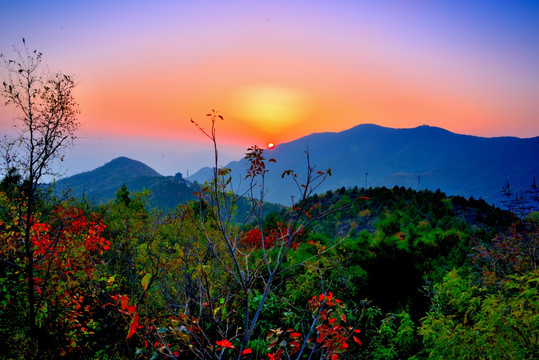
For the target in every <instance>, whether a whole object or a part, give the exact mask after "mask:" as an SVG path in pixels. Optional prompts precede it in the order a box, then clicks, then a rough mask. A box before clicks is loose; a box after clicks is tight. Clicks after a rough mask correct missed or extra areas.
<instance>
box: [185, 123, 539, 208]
mask: <svg viewBox="0 0 539 360" xmlns="http://www.w3.org/2000/svg"><path fill="white" fill-rule="evenodd" d="M306 152H308V154H309V158H310V163H311V166H315V168H316V169H317V170H322V171H324V170H326V169H328V168H331V170H332V176H331V177H328V178H327V179H326V181H325V182H324V183H323V184H322V185H321V186H320V187H319V188H318V189H317V192H324V191H327V190H330V189H335V188H340V187H354V186H358V187H364V186H365V185H366V186H367V187H377V186H385V187H393V186H403V187H405V188H412V189H418V188H419V189H429V190H437V189H440V190H441V191H443V192H445V193H446V194H449V195H461V196H466V197H469V196H474V197H476V198H479V197H481V198H483V199H484V200H486V201H487V202H489V203H494V204H499V203H500V201H501V200H502V194H501V189H502V186H504V185H505V184H506V183H507V181H509V183H510V185H511V187H512V188H514V189H525V188H528V187H529V186H530V185H531V184H532V182H533V179H534V177H536V176H537V175H539V156H538V154H539V137H534V138H528V139H521V138H516V137H496V138H484V137H477V136H469V135H460V134H455V133H452V132H450V131H447V130H444V129H441V128H437V127H431V126H426V125H423V126H419V127H416V128H410V129H393V128H386V127H382V126H378V125H372V124H363V125H359V126H356V127H354V128H351V129H349V130H346V131H343V132H339V133H329V132H328V133H315V134H312V135H308V136H305V137H302V138H300V139H297V140H295V141H291V142H288V143H283V144H280V145H278V146H276V147H275V148H273V149H271V150H266V151H265V153H264V155H265V157H266V159H269V158H274V159H275V160H276V163H275V164H274V163H268V170H269V172H268V174H267V175H266V180H265V184H266V187H267V189H268V190H269V191H268V192H267V196H266V199H265V200H267V201H270V202H278V203H285V204H288V203H290V201H291V200H290V199H291V195H295V196H296V198H297V196H298V192H297V188H296V185H295V184H294V183H293V181H292V180H291V179H290V177H286V176H285V177H284V179H282V176H281V175H282V173H283V172H284V171H286V170H289V169H292V170H294V171H295V172H296V173H297V174H298V179H299V180H300V183H301V179H304V178H305V174H306V167H307V161H306V156H305V153H306ZM247 166H248V165H247V161H246V160H245V159H242V160H240V161H235V162H231V163H229V164H228V165H227V166H226V167H229V168H230V169H231V170H232V175H233V179H236V181H239V180H243V178H244V177H245V175H241V174H244V173H245V170H246V169H247ZM208 173H210V172H209V171H208V168H204V169H201V170H200V171H199V172H197V173H195V174H193V175H192V176H190V177H189V180H191V181H198V182H203V181H205V180H206V179H207V174H208ZM235 186H239V187H240V189H244V188H245V186H246V184H245V183H244V184H240V183H239V182H236V183H235Z"/></svg>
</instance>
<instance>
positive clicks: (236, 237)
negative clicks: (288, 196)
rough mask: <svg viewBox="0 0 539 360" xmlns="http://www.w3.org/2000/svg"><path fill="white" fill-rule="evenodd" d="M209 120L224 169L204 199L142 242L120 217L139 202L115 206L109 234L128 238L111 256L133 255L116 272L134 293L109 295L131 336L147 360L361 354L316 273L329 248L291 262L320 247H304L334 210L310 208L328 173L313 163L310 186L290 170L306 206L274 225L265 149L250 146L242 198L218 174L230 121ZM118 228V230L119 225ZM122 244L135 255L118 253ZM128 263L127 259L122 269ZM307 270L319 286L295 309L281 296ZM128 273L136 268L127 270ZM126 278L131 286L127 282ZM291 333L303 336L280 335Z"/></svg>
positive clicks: (158, 221) (157, 224)
mask: <svg viewBox="0 0 539 360" xmlns="http://www.w3.org/2000/svg"><path fill="white" fill-rule="evenodd" d="M208 117H210V120H211V129H210V130H209V131H207V132H206V131H205V130H204V129H203V128H202V127H201V126H199V129H200V130H201V131H203V133H204V134H205V135H206V136H207V137H208V138H209V139H210V140H211V141H212V144H213V146H214V149H215V154H216V157H215V169H214V177H213V179H212V180H211V181H210V182H209V183H206V184H205V185H204V186H203V189H202V191H200V192H197V196H198V197H199V201H197V202H194V203H191V204H188V205H185V206H180V207H179V208H178V209H176V211H174V212H172V213H170V214H168V215H164V216H161V215H156V214H154V215H152V217H153V216H156V217H155V218H154V219H155V220H154V221H152V222H151V223H150V224H149V226H148V227H146V228H145V229H144V231H141V232H142V234H141V233H140V232H138V233H137V232H129V233H125V232H123V230H122V229H129V228H130V227H131V225H130V224H132V223H133V222H132V220H128V219H132V218H131V216H123V215H121V213H118V211H125V210H121V209H124V208H125V209H129V208H131V207H132V203H133V201H132V200H133V198H129V197H126V194H125V191H123V192H122V191H120V192H119V193H118V198H117V200H116V201H115V203H114V204H111V205H110V206H111V209H115V210H114V212H113V213H111V214H110V215H113V214H114V213H116V215H113V216H112V217H110V215H107V218H108V219H110V220H113V222H111V223H110V224H111V227H110V228H109V230H108V231H118V235H119V237H117V236H116V235H115V236H114V237H115V238H116V239H118V240H119V241H118V242H117V241H112V245H111V251H112V252H110V253H109V254H108V255H107V256H111V255H112V254H114V253H116V254H118V256H126V255H127V254H132V255H129V256H130V257H131V258H130V259H128V258H126V259H125V260H129V262H128V264H129V266H128V267H126V268H125V269H123V270H122V269H120V267H116V266H115V267H114V268H115V269H116V270H115V271H118V274H121V276H117V277H116V278H115V282H118V283H121V284H124V285H126V286H121V287H120V291H121V289H125V290H130V292H129V293H123V294H118V293H111V294H110V299H111V301H110V302H111V304H112V305H114V306H115V307H117V308H118V310H119V311H120V313H121V314H122V316H123V317H124V321H125V324H126V326H127V327H128V331H127V338H128V339H129V341H131V342H134V343H135V344H137V346H138V347H139V352H140V353H141V354H145V355H146V356H148V357H151V356H153V354H160V355H161V356H164V357H170V358H176V357H178V356H181V357H185V358H204V359H221V358H243V357H246V356H248V354H250V353H253V355H254V353H256V356H264V357H265V356H267V354H268V353H269V354H272V355H271V356H272V357H273V358H275V359H277V358H283V359H284V358H286V357H287V356H290V355H291V354H294V357H293V358H299V357H301V356H302V354H314V355H311V356H316V357H320V358H325V357H330V356H331V357H332V358H334V359H336V358H338V356H339V355H338V354H340V353H342V352H345V351H348V350H349V349H350V348H352V347H353V346H359V345H358V343H357V342H352V343H349V342H348V339H349V338H350V336H352V334H353V333H354V332H353V331H354V330H356V329H355V328H353V327H351V326H350V325H348V324H347V323H346V315H345V310H344V309H345V305H344V304H342V303H341V301H340V300H337V299H334V300H332V299H333V295H332V294H331V293H330V289H331V284H327V283H325V281H324V279H323V277H321V274H322V273H323V271H322V270H320V271H318V270H316V269H320V268H321V267H323V266H324V265H323V264H322V263H321V262H319V261H318V260H317V259H318V258H319V257H320V256H321V255H322V254H323V253H324V252H325V250H324V248H323V247H321V246H318V250H317V251H315V252H314V253H312V254H310V255H308V256H306V257H304V258H303V259H302V260H301V261H299V262H294V263H291V262H290V259H291V254H292V253H294V252H296V251H298V252H299V251H300V250H299V248H301V247H302V246H303V247H305V248H311V247H313V246H314V247H316V246H317V245H316V244H315V243H314V242H313V244H314V245H312V244H306V243H305V232H304V229H305V227H306V225H308V224H309V223H310V222H312V221H314V220H315V219H318V218H320V217H323V216H325V215H326V214H327V213H328V211H332V209H333V210H334V207H328V208H321V207H320V206H319V204H317V205H316V206H315V205H313V204H309V203H308V202H307V201H305V200H306V199H307V198H308V197H309V195H310V194H311V193H312V192H313V191H314V189H316V187H317V186H318V185H319V184H320V182H321V181H323V180H324V178H325V177H326V176H329V170H328V171H318V170H315V168H314V167H312V166H311V165H310V164H309V163H308V164H307V167H308V169H307V173H306V178H305V179H304V180H303V181H300V180H298V178H299V176H298V175H297V174H296V173H294V172H293V171H292V170H290V171H287V172H285V174H283V177H285V176H287V175H288V176H289V177H290V178H291V179H292V181H295V182H296V184H297V186H298V189H299V190H300V191H301V193H300V196H299V197H298V198H299V200H298V201H297V202H296V203H295V204H293V206H292V207H291V208H290V209H288V215H287V216H286V220H283V219H281V218H280V217H273V218H270V219H265V215H266V214H265V213H264V210H263V200H264V194H265V191H266V189H265V188H264V176H265V174H266V172H267V171H268V169H267V166H268V164H271V162H272V160H271V159H269V160H266V159H265V157H264V155H265V154H264V151H263V150H262V149H260V148H258V147H256V146H254V147H251V148H249V149H248V152H247V154H246V158H247V159H248V160H249V167H248V168H247V169H246V176H245V178H244V179H243V180H244V181H247V182H248V183H249V184H250V186H249V191H248V192H247V193H244V194H239V195H238V194H236V192H235V191H234V190H235V189H233V187H232V181H231V178H230V173H229V170H228V169H224V168H219V167H218V152H217V145H216V134H215V126H216V121H218V120H220V119H222V117H221V116H220V115H218V114H217V113H216V112H213V111H212V112H211V113H210V114H208ZM197 126H198V125H197ZM307 160H308V158H307ZM129 199H131V200H129ZM246 200H247V201H249V202H250V212H248V213H246V215H245V217H244V218H243V219H242V221H241V222H240V223H239V224H238V219H239V218H238V217H237V214H236V212H237V211H238V205H241V202H242V201H246ZM129 211H130V212H131V214H133V213H132V211H133V210H129ZM242 213H243V211H242ZM118 215H119V216H118ZM124 218H125V220H123V219H124ZM116 223H117V224H118V225H119V226H116V225H113V224H116ZM147 224H148V223H147ZM114 229H117V230H114ZM120 234H121V235H120ZM121 243H123V244H125V246H128V248H125V247H124V248H123V250H121V251H117V250H116V246H118V245H119V244H121ZM122 246H124V245H122ZM314 247H313V248H314ZM126 250H127V251H126ZM306 254H308V252H306ZM111 259H112V258H111ZM122 263H124V264H125V261H124V260H122V261H120V262H119V263H118V265H120V266H121V264H122ZM109 264H110V263H109ZM301 267H309V268H311V269H313V270H314V271H313V272H312V275H313V277H314V280H315V281H318V283H319V285H318V286H317V287H313V288H311V290H312V291H313V292H312V293H311V294H308V295H307V296H306V297H304V303H303V305H302V304H291V303H288V301H287V299H286V298H284V297H281V294H282V289H283V288H284V284H285V283H286V281H287V278H288V276H289V275H290V274H292V272H291V269H292V268H294V269H297V268H301ZM127 268H133V270H132V271H129V272H126V270H127ZM126 276H128V277H131V278H132V280H128V281H126V280H123V279H122V278H124V277H126ZM133 285H134V286H133ZM278 289H280V290H278ZM315 295H316V299H318V300H317V301H314V300H313V301H312V302H311V303H310V304H311V305H310V306H309V303H308V301H309V298H311V297H313V296H315ZM337 303H338V304H340V305H338V306H336V305H335V304H337ZM287 313H290V314H293V315H292V316H289V315H285V314H287ZM286 317H288V320H287V319H286ZM337 318H338V323H337ZM294 319H295V321H293V320H294ZM328 322H329V323H328ZM332 324H333V325H334V326H333V327H332V326H330V325H332ZM337 324H340V325H339V327H338V329H337V327H336V326H337ZM284 326H287V328H289V329H294V331H292V332H290V331H289V332H285V331H284V330H281V328H284ZM333 328H335V331H333V330H331V329H333ZM337 330H338V331H337ZM268 333H272V334H278V335H279V336H281V335H282V336H284V338H280V340H279V343H278V344H280V345H278V346H277V347H276V346H275V345H274V346H271V344H272V339H270V338H267V339H266V338H265V335H266V334H268ZM317 340H319V341H317ZM283 341H284V342H283ZM354 344H355V345H354ZM270 350H271V351H270ZM316 354H317V355H316Z"/></svg>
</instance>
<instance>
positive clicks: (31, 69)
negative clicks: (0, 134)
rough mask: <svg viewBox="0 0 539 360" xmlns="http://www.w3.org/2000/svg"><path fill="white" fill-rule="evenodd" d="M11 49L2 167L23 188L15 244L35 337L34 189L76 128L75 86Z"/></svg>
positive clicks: (36, 56) (6, 61)
mask: <svg viewBox="0 0 539 360" xmlns="http://www.w3.org/2000/svg"><path fill="white" fill-rule="evenodd" d="M22 43H23V47H22V49H19V48H17V47H14V51H13V52H14V56H13V58H10V57H8V56H7V55H6V54H0V59H1V62H0V66H1V67H2V72H3V73H4V74H3V77H4V81H3V82H2V85H3V87H2V89H1V92H2V96H3V97H4V98H5V105H6V106H12V107H14V108H15V110H16V112H17V117H16V118H15V121H14V128H15V130H16V134H17V135H16V137H15V138H14V139H8V138H7V137H5V138H4V144H3V146H2V150H3V151H2V152H3V154H2V155H3V159H2V160H3V163H4V165H5V166H6V168H9V169H13V168H15V169H16V170H17V171H18V172H19V174H20V175H22V178H23V181H24V183H25V186H24V188H23V191H22V194H21V197H20V199H19V201H20V204H19V206H18V208H19V209H20V210H19V215H18V216H19V217H20V218H19V224H20V227H21V231H20V236H19V237H20V239H19V240H20V241H21V243H22V245H23V246H22V248H23V252H24V258H25V269H24V271H25V273H26V276H27V279H28V280H27V282H28V283H27V302H28V327H29V330H30V335H33V336H35V335H36V334H37V331H38V330H39V329H38V326H37V323H36V306H37V303H36V296H35V293H34V287H35V283H34V265H35V259H34V252H33V248H32V245H31V236H32V226H33V225H34V223H35V221H36V220H35V215H36V204H37V202H36V200H37V196H38V194H39V184H40V182H41V181H42V179H43V177H44V176H45V175H54V171H53V168H52V165H53V163H54V161H55V160H58V159H60V160H62V159H63V156H64V151H65V149H66V148H68V147H70V146H71V145H72V144H73V141H74V139H75V131H76V130H77V128H78V127H79V121H78V118H77V117H78V114H79V108H78V104H77V102H76V101H75V98H74V97H73V93H72V91H73V88H74V87H75V82H74V80H73V77H72V76H70V75H66V74H63V73H61V72H56V73H53V72H51V71H49V69H48V68H47V67H46V66H44V65H43V64H42V56H43V55H42V53H41V52H38V51H36V50H33V51H31V50H29V49H28V47H27V46H26V42H25V40H24V39H23V40H22Z"/></svg>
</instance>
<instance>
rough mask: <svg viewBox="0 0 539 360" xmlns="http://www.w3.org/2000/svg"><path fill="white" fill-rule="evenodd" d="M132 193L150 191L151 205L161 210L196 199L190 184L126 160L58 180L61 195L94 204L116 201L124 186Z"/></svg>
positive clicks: (136, 162) (123, 158)
mask: <svg viewBox="0 0 539 360" xmlns="http://www.w3.org/2000/svg"><path fill="white" fill-rule="evenodd" d="M124 184H125V185H126V186H127V188H128V189H129V191H131V192H134V191H141V190H144V189H146V190H150V191H151V194H150V196H149V202H150V204H151V205H152V206H154V207H158V208H160V209H172V208H174V207H175V206H176V205H178V204H179V203H186V202H188V201H190V200H194V199H195V197H194V195H193V194H192V193H193V191H194V190H192V189H191V183H190V182H187V181H185V180H183V179H181V178H180V177H179V176H163V175H161V174H159V173H158V172H157V171H155V170H154V169H152V168H150V167H149V166H147V165H145V164H144V163H142V162H140V161H137V160H132V159H129V158H127V157H119V158H116V159H114V160H112V161H110V162H108V163H106V164H105V165H103V166H101V167H98V168H97V169H94V170H92V171H88V172H84V173H80V174H77V175H73V176H70V177H67V178H65V179H61V180H58V181H57V182H56V184H55V186H56V190H57V191H58V192H63V191H69V192H70V194H71V195H73V196H76V197H82V196H83V195H84V196H85V197H86V198H87V199H89V200H90V201H92V202H95V203H104V202H106V201H108V200H111V199H114V197H115V195H116V192H117V191H118V189H119V188H120V187H121V186H122V185H124Z"/></svg>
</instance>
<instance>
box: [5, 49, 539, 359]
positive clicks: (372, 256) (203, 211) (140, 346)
mask: <svg viewBox="0 0 539 360" xmlns="http://www.w3.org/2000/svg"><path fill="white" fill-rule="evenodd" d="M27 55H28V52H27V54H26V55H25V54H24V53H23V56H22V57H21V58H20V59H19V60H18V62H17V61H13V62H8V61H5V62H4V63H5V66H6V67H8V68H10V66H11V69H12V72H11V74H12V75H13V76H14V79H17V81H13V82H8V83H6V82H5V83H4V89H3V90H4V93H3V94H4V97H5V98H6V99H7V101H8V103H10V104H13V105H15V107H16V108H18V109H21V110H23V114H24V116H23V119H24V121H23V125H24V126H25V127H24V126H23V127H24V129H26V130H24V131H23V132H22V137H21V139H20V143H22V144H24V145H25V146H19V147H16V146H15V147H12V148H10V149H8V150H10V152H8V151H6V154H8V153H9V154H12V155H13V157H8V159H9V160H10V161H6V163H7V165H10V166H9V169H8V170H7V171H6V172H5V174H4V176H3V178H2V180H1V181H0V341H1V343H2V346H1V347H0V357H1V358H3V359H152V360H153V359H331V360H333V359H537V358H539V339H538V336H539V332H538V328H539V317H538V314H539V296H538V286H539V284H538V283H539V271H538V270H537V256H538V245H539V242H538V239H539V237H538V235H539V232H538V221H539V216H538V212H537V210H538V209H537V205H538V203H539V201H538V190H537V186H536V185H535V181H534V182H533V184H532V186H531V187H530V188H529V189H528V191H527V192H525V193H524V192H523V193H521V194H520V195H518V194H517V195H515V194H514V193H513V192H511V190H510V187H509V186H508V184H507V186H506V187H505V188H504V191H505V193H506V194H507V202H506V204H505V205H506V206H505V208H506V209H503V210H502V209H500V208H498V207H494V206H491V205H489V204H487V203H486V202H485V201H483V200H481V199H474V198H472V197H471V198H468V199H466V198H463V197H459V196H446V195H445V194H444V193H443V192H441V191H439V190H438V191H435V192H433V191H428V190H422V191H415V190H412V189H409V188H408V189H407V188H403V187H394V188H391V189H388V188H368V189H365V188H358V187H354V188H340V189H336V190H333V191H328V192H325V193H318V192H317V189H318V188H319V186H320V184H322V183H323V182H324V180H326V179H327V177H329V176H331V169H317V168H316V167H315V166H314V165H312V164H311V159H309V156H308V154H307V156H306V171H305V172H301V171H300V169H290V170H287V171H285V172H283V173H282V180H283V181H291V182H293V183H294V184H295V185H296V188H297V193H296V195H295V196H294V197H293V198H292V199H293V200H292V201H293V203H292V204H291V205H290V206H286V207H285V206H283V207H281V208H280V210H279V211H272V212H269V211H267V209H268V207H266V206H265V205H264V204H265V203H264V197H265V195H266V194H267V192H271V191H272V190H271V189H267V188H266V187H265V186H264V177H265V176H266V174H267V172H268V168H267V165H268V164H269V163H271V162H274V161H275V160H274V159H272V158H266V156H267V154H266V153H265V151H264V150H263V149H261V148H259V147H257V146H253V147H251V148H249V149H247V152H246V155H245V158H246V160H247V161H248V164H249V166H248V167H247V168H246V172H245V175H244V179H243V181H245V182H247V183H248V184H249V187H248V191H246V192H244V193H241V194H238V193H236V192H235V191H234V190H235V189H234V188H233V187H232V179H231V175H230V174H231V173H230V170H229V169H227V168H220V167H218V166H217V164H218V151H217V149H218V143H217V139H218V138H217V131H216V124H217V123H218V121H221V120H222V119H223V117H222V116H221V115H219V114H218V113H217V112H216V111H213V110H212V111H211V112H210V113H208V114H207V117H206V120H208V121H207V122H204V123H198V122H195V121H193V124H194V126H196V127H197V128H198V129H199V130H200V131H201V132H202V134H203V135H205V136H206V137H207V138H208V139H209V140H210V143H211V146H213V148H214V150H215V163H216V166H215V167H214V175H213V178H212V179H211V180H210V181H208V182H206V183H205V184H203V185H201V186H200V188H199V189H196V191H195V192H194V195H195V197H196V200H193V201H191V202H188V203H186V204H180V205H178V206H177V207H176V208H175V209H173V210H171V211H167V212H164V211H159V210H157V209H152V208H151V207H150V206H149V205H148V197H149V193H148V192H147V191H143V192H130V190H129V189H128V188H127V187H126V186H124V187H122V188H120V189H119V190H118V192H117V193H116V197H115V199H114V200H112V201H109V202H107V203H105V204H94V203H91V202H89V201H87V200H86V199H85V198H84V197H83V198H73V197H71V196H69V193H66V194H57V193H55V192H54V191H53V189H52V188H50V187H44V186H42V185H41V182H40V181H41V180H42V179H43V176H44V174H47V173H48V171H49V170H50V169H51V166H50V165H51V161H52V160H54V159H59V158H61V156H63V155H62V153H61V150H62V149H64V148H65V147H66V146H68V145H70V144H71V142H72V141H73V140H74V138H75V136H74V135H73V134H74V131H75V130H76V128H77V127H78V123H77V120H76V119H77V111H78V110H77V107H76V102H75V101H74V99H73V97H72V93H71V90H72V88H73V86H74V83H73V81H72V80H71V78H70V77H69V76H66V75H62V76H60V75H56V76H54V75H53V76H52V77H50V78H46V79H44V78H43V77H41V75H40V73H39V72H38V73H37V75H36V72H35V71H36V69H39V67H38V65H39V63H40V61H39V60H40V54H37V53H34V55H32V53H30V54H29V57H28V56H27ZM19 70H20V71H19ZM47 76H49V75H47ZM36 84H37V85H39V84H41V85H42V86H38V87H37V88H35V90H34V92H32V91H28V89H34V88H33V87H34V86H37V85H36ZM11 144H13V143H11ZM502 185H503V184H502Z"/></svg>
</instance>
